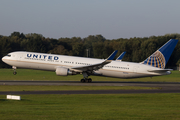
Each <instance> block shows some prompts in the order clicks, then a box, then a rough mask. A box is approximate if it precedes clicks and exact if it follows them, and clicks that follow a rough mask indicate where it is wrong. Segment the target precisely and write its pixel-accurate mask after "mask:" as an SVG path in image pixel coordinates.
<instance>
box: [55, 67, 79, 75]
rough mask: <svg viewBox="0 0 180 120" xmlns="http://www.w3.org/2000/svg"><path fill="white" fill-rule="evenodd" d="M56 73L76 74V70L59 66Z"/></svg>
mask: <svg viewBox="0 0 180 120" xmlns="http://www.w3.org/2000/svg"><path fill="white" fill-rule="evenodd" d="M56 75H59V76H67V75H76V72H73V71H70V70H69V69H68V68H65V67H58V68H56Z"/></svg>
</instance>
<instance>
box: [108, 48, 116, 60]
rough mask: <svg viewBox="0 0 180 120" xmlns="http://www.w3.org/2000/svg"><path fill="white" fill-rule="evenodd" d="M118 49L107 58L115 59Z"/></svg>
mask: <svg viewBox="0 0 180 120" xmlns="http://www.w3.org/2000/svg"><path fill="white" fill-rule="evenodd" d="M117 52H118V50H115V51H114V52H113V53H112V54H111V55H110V56H109V57H108V58H107V59H106V60H113V59H114V57H115V55H116V54H117Z"/></svg>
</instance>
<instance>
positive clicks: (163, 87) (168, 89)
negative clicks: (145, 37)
mask: <svg viewBox="0 0 180 120" xmlns="http://www.w3.org/2000/svg"><path fill="white" fill-rule="evenodd" d="M0 85H59V86H63V85H67V86H72V85H74V86H140V87H157V88H159V89H152V90H67V91H5V92H1V91H0V94H1V95H7V94H18V95H23V94H130V93H131V94H137V93H180V82H116V81H98V82H97V81H93V82H92V83H80V82H79V81H0Z"/></svg>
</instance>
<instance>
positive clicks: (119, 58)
mask: <svg viewBox="0 0 180 120" xmlns="http://www.w3.org/2000/svg"><path fill="white" fill-rule="evenodd" d="M125 54H126V51H125V52H123V53H121V55H119V57H117V59H116V61H122V59H123V57H124V55H125Z"/></svg>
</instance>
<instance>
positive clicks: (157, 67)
mask: <svg viewBox="0 0 180 120" xmlns="http://www.w3.org/2000/svg"><path fill="white" fill-rule="evenodd" d="M177 42H178V40H176V39H171V40H169V41H168V42H167V43H166V44H164V45H163V46H162V47H161V48H160V49H158V50H157V51H156V52H154V53H153V54H152V55H151V56H150V57H148V58H147V59H146V60H144V61H143V62H141V63H133V62H125V61H117V60H113V59H114V57H115V55H116V53H117V50H116V51H114V52H113V53H112V54H111V55H110V56H109V57H108V58H107V59H105V60H103V59H95V58H86V57H74V56H65V55H56V54H45V53H36V52H25V51H17V52H11V53H9V54H8V55H6V56H4V57H3V58H2V61H4V62H5V63H7V64H8V65H11V66H12V68H13V69H14V74H16V71H15V70H16V68H18V67H19V68H29V69H38V70H48V71H55V72H56V75H60V76H67V75H76V74H82V75H83V79H81V82H92V79H91V78H88V76H90V75H101V76H107V77H117V78H139V77H152V76H159V75H168V74H171V72H170V71H171V70H172V69H165V66H166V64H167V62H168V60H169V58H170V56H171V54H172V52H173V50H174V48H175V46H176V44H177Z"/></svg>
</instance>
